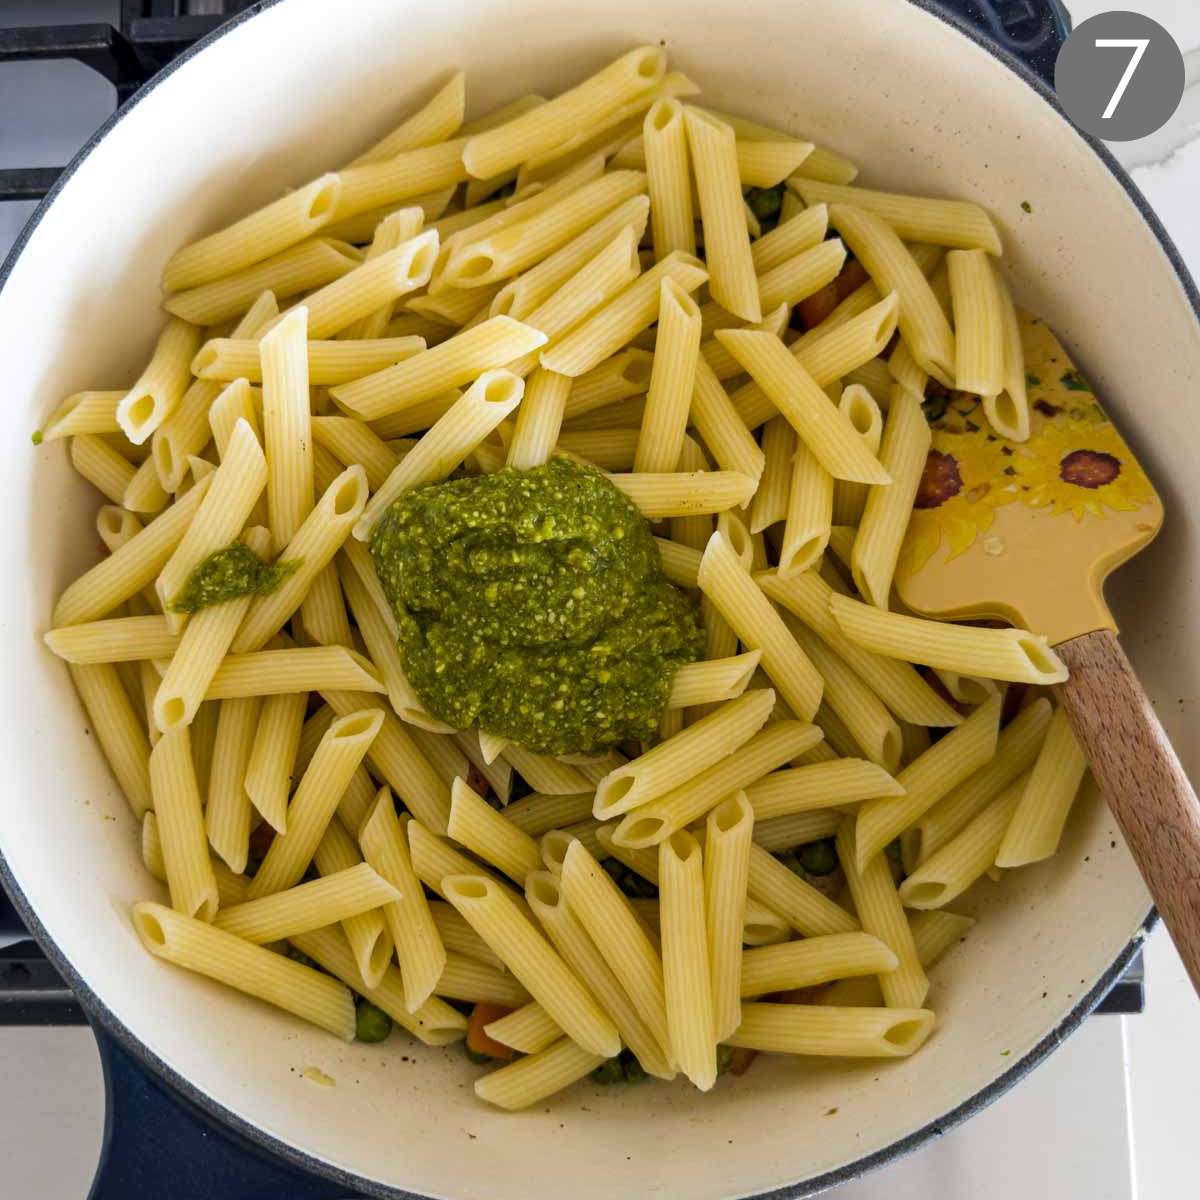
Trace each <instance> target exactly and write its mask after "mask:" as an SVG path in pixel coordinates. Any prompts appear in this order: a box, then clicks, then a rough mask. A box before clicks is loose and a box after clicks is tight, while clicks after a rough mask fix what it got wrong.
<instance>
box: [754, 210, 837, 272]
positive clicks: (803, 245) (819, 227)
mask: <svg viewBox="0 0 1200 1200" xmlns="http://www.w3.org/2000/svg"><path fill="white" fill-rule="evenodd" d="M828 228H829V209H828V208H827V207H826V206H825V205H824V204H813V205H810V206H809V207H808V208H806V209H805V210H804V211H803V212H801V213H800V214H799V215H798V216H797V217H795V218H794V219H793V220H791V221H783V222H781V223H780V224H778V225H776V226H775V228H774V229H772V230H771V232H770V233H767V234H764V235H763V236H762V237H761V238H759V239H758V241H756V242H755V243H754V245H753V246H751V247H750V257H751V259H752V260H753V262H754V271H755V273H756V274H757V275H758V276H759V277H760V278H761V277H762V276H763V275H765V274H766V273H767V272H768V271H770V270H772V269H774V268H775V267H778V266H779V265H780V264H781V263H785V262H787V261H788V260H789V259H791V258H795V257H796V255H797V254H803V253H804V251H805V250H811V249H812V248H813V247H814V246H816V245H818V244H819V243H820V242H821V241H822V240H823V239H824V237H825V233H826V230H827V229H828Z"/></svg>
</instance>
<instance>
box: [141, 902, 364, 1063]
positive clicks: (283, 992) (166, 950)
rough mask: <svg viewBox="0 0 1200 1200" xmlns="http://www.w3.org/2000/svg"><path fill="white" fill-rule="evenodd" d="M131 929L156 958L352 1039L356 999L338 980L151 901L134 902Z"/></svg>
mask: <svg viewBox="0 0 1200 1200" xmlns="http://www.w3.org/2000/svg"><path fill="white" fill-rule="evenodd" d="M133 927H134V929H135V930H136V931H137V935H138V937H139V938H140V939H141V941H142V945H143V946H145V947H146V949H147V950H149V951H150V953H151V954H153V955H154V956H155V957H156V958H161V959H165V960H166V961H167V962H172V963H175V964H176V965H177V966H180V967H184V968H186V969H187V970H189V971H195V972H197V973H198V974H201V975H207V976H208V977H209V978H210V979H215V980H217V982H219V983H224V984H226V985H227V986H228V987H232V988H236V989H237V990H238V991H240V992H245V993H246V994H247V995H249V996H254V997H256V998H257V999H259V1000H265V1001H266V1002H267V1003H268V1004H274V1005H275V1006H276V1007H278V1008H282V1009H285V1010H286V1011H287V1012H290V1013H293V1014H294V1015H295V1016H298V1017H301V1018H302V1019H304V1020H306V1021H310V1022H312V1023H313V1024H314V1025H319V1026H320V1027H321V1028H322V1029H327V1030H328V1031H329V1032H330V1033H333V1034H336V1035H337V1036H338V1037H340V1038H341V1039H342V1040H343V1041H346V1042H352V1041H354V998H353V996H352V995H351V994H350V990H349V988H347V987H345V986H344V985H343V984H341V983H339V982H338V981H337V980H336V979H331V978H330V977H329V976H328V975H324V974H322V973H321V972H320V971H314V970H313V969H312V968H311V967H306V966H304V965H303V964H301V963H298V962H293V961H292V960H291V959H289V958H287V957H286V956H284V955H282V954H275V953H273V952H272V951H270V950H267V949H264V948H263V947H261V946H255V945H254V944H253V943H251V942H248V941H246V940H244V939H243V938H239V937H235V936H234V935H233V934H231V933H226V932H225V931H224V930H222V929H215V928H214V927H213V926H212V925H210V924H208V923H207V922H205V921H200V920H195V919H194V918H192V917H190V916H187V915H185V914H183V913H179V912H172V911H171V909H169V908H166V907H164V906H163V905H161V904H154V903H152V902H150V901H145V900H144V901H141V902H140V903H138V904H135V905H134V906H133Z"/></svg>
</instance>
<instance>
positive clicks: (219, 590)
mask: <svg viewBox="0 0 1200 1200" xmlns="http://www.w3.org/2000/svg"><path fill="white" fill-rule="evenodd" d="M299 565H300V563H299V560H296V561H293V562H282V563H266V562H263V560H262V559H261V558H259V557H258V555H257V554H255V553H254V551H253V550H251V549H250V547H249V546H247V545H245V544H244V543H242V542H234V543H233V544H232V545H230V546H226V547H225V548H224V549H223V550H216V551H214V552H213V553H212V554H210V555H209V556H208V557H207V558H206V559H204V560H203V561H202V562H200V563H199V564H197V565H196V566H195V567H194V568H193V569H192V571H191V574H189V575H188V577H187V582H185V583H184V585H183V587H182V588H181V589H180V592H179V594H178V595H177V596H176V597H175V599H174V600H172V601H171V605H170V607H171V609H172V611H174V612H181V613H194V612H199V610H200V609H202V608H208V606H209V605H210V604H222V603H224V602H225V601H226V600H236V599H237V598H238V597H239V596H251V595H254V596H265V595H266V594H267V593H268V592H273V591H274V590H275V589H276V588H277V587H278V586H279V585H280V584H281V583H282V582H283V581H284V580H285V579H286V578H287V577H288V576H289V575H291V574H292V573H293V572H294V571H295V570H296V568H297V567H299Z"/></svg>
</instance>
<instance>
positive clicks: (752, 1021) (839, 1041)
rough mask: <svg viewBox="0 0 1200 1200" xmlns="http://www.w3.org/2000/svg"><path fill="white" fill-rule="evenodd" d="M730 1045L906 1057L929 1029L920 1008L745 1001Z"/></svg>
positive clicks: (930, 1023) (837, 1054) (839, 1055)
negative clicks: (739, 1021)
mask: <svg viewBox="0 0 1200 1200" xmlns="http://www.w3.org/2000/svg"><path fill="white" fill-rule="evenodd" d="M742 1013H743V1020H742V1024H741V1026H740V1028H739V1029H738V1030H737V1032H736V1033H735V1034H734V1035H733V1036H732V1037H730V1038H729V1039H728V1045H730V1046H741V1047H744V1048H745V1049H748V1050H766V1051H771V1052H773V1053H776V1054H808V1055H828V1056H832V1057H835V1058H906V1057H907V1056H908V1055H910V1054H913V1053H914V1052H915V1051H917V1050H919V1049H920V1048H921V1046H922V1045H923V1044H924V1043H925V1040H926V1039H927V1038H928V1037H929V1035H930V1033H931V1032H932V1031H933V1025H934V1016H933V1013H932V1012H930V1011H929V1010H928V1009H924V1008H832V1007H826V1006H821V1005H816V1004H743V1005H742Z"/></svg>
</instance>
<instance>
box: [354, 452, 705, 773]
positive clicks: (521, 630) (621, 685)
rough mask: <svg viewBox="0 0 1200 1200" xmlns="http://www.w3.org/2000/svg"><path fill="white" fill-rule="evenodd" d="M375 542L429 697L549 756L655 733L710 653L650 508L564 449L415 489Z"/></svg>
mask: <svg viewBox="0 0 1200 1200" xmlns="http://www.w3.org/2000/svg"><path fill="white" fill-rule="evenodd" d="M371 555H372V557H373V559H374V562H375V569H376V571H377V572H378V574H379V579H380V582H381V584H382V585H383V590H384V592H385V594H386V595H387V597H388V600H389V602H390V604H391V606H392V609H393V611H394V613H395V615H396V621H397V625H398V627H399V644H400V654H401V658H402V660H403V662H404V669H405V672H406V673H407V675H408V678H409V681H410V682H411V683H412V685H413V687H414V688H415V689H416V690H417V693H418V694H419V695H420V697H421V699H422V700H423V701H424V703H425V705H426V706H427V707H428V709H429V711H430V712H431V713H432V714H433V715H435V716H437V717H439V718H441V719H442V720H443V721H446V722H447V723H449V724H451V725H454V726H455V727H457V728H465V727H467V726H469V725H472V724H474V723H476V722H478V724H479V726H480V728H482V729H484V730H486V731H487V732H488V733H493V734H496V735H497V736H500V737H507V738H510V739H511V740H513V741H515V742H518V743H519V744H520V745H522V746H526V747H528V748H529V749H531V750H535V751H538V752H540V753H543V754H568V753H581V752H588V751H593V750H599V749H602V748H604V747H607V746H612V745H614V744H616V743H617V742H621V741H623V740H625V739H626V738H640V739H651V738H653V737H654V736H655V735H656V732H657V729H658V721H659V717H660V716H661V715H662V712H663V709H664V708H665V707H666V703H667V697H668V696H669V694H670V689H671V679H672V677H673V676H674V674H675V671H676V670H677V669H678V668H679V667H680V666H682V665H683V664H684V663H688V662H693V661H695V660H696V659H697V658H699V657H700V656H701V654H702V653H703V647H704V638H703V634H702V633H701V631H700V628H699V626H698V624H697V621H696V614H695V610H694V607H693V605H692V602H691V601H690V600H689V599H688V598H687V597H686V596H685V595H684V594H683V593H682V592H680V591H678V590H677V589H676V588H674V587H673V586H672V585H671V584H670V583H668V582H667V580H666V579H665V578H664V576H663V573H662V563H661V561H660V559H659V554H658V547H657V545H656V544H655V541H654V537H653V535H652V533H651V530H650V526H649V524H648V523H647V522H646V520H645V518H644V517H643V516H642V515H641V513H639V512H638V510H637V509H636V508H635V507H634V505H633V504H632V503H631V502H630V501H629V500H628V499H627V498H626V496H625V495H624V494H623V493H622V492H620V491H619V490H618V489H617V488H615V487H613V485H612V484H611V483H610V482H609V481H608V480H607V479H606V478H605V477H604V476H603V475H602V474H600V473H599V472H598V471H595V470H593V469H591V468H589V467H584V466H580V465H579V464H577V463H575V462H572V461H570V460H569V459H565V458H553V459H551V460H550V462H548V463H546V464H545V465H544V466H541V467H536V468H534V469H533V470H530V471H518V470H514V469H511V468H505V469H504V470H502V471H498V472H496V473H495V474H492V475H482V476H473V477H469V478H461V479H455V480H451V481H448V482H445V483H433V484H426V485H424V486H422V487H418V488H414V489H413V490H412V491H411V492H408V493H406V494H405V495H404V496H402V497H401V498H400V499H399V500H397V501H396V502H395V503H394V504H393V505H392V506H391V508H389V509H388V511H387V512H386V513H385V514H384V516H383V517H382V519H381V520H380V521H379V522H378V524H377V525H376V526H375V531H374V533H373V535H372V538H371Z"/></svg>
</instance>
